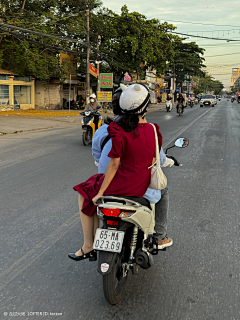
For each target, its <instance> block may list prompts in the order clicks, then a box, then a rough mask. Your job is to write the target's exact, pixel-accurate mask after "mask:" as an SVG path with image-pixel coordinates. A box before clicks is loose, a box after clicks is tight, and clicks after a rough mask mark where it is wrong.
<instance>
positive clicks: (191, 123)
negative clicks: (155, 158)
mask: <svg viewBox="0 0 240 320" xmlns="http://www.w3.org/2000/svg"><path fill="white" fill-rule="evenodd" d="M210 110H212V109H209V110H207V111H206V112H204V113H203V114H202V115H201V116H199V117H197V118H196V119H195V120H193V121H192V122H190V123H189V125H187V126H186V127H184V128H183V129H182V130H180V131H179V132H178V133H177V134H176V135H175V136H174V137H173V138H170V139H169V140H168V141H167V142H165V143H164V144H163V149H165V148H166V147H167V146H168V145H169V144H170V143H172V142H173V141H175V140H176V139H177V138H178V137H179V136H180V135H181V134H182V133H183V132H185V131H186V130H187V129H188V128H190V127H191V126H192V125H193V124H194V123H195V122H196V121H198V120H199V119H200V118H202V117H203V116H204V115H205V114H206V113H208V112H209V111H210Z"/></svg>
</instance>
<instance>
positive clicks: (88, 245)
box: [75, 194, 94, 256]
mask: <svg viewBox="0 0 240 320" xmlns="http://www.w3.org/2000/svg"><path fill="white" fill-rule="evenodd" d="M83 201H84V198H83V196H81V195H80V194H79V197H78V204H79V212H80V218H81V222H82V228H83V235H84V244H83V246H82V250H83V252H84V253H88V252H89V251H91V250H92V249H93V226H94V215H93V216H92V217H89V216H87V215H86V214H84V213H83V212H82V205H83ZM75 255H76V256H81V255H82V252H81V249H80V250H78V251H77V252H75Z"/></svg>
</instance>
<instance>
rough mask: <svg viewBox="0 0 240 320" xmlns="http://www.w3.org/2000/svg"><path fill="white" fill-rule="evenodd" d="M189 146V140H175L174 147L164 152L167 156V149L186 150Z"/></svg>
mask: <svg viewBox="0 0 240 320" xmlns="http://www.w3.org/2000/svg"><path fill="white" fill-rule="evenodd" d="M188 145H189V140H188V139H187V138H178V139H177V140H175V142H174V145H173V146H171V147H168V148H167V149H166V151H165V153H166V154H167V152H168V150H169V149H172V148H174V147H178V148H186V147H187V146H188Z"/></svg>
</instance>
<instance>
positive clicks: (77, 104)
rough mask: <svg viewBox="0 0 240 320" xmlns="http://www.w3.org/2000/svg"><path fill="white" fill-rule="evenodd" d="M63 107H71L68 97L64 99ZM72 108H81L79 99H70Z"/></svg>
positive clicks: (66, 108)
mask: <svg viewBox="0 0 240 320" xmlns="http://www.w3.org/2000/svg"><path fill="white" fill-rule="evenodd" d="M63 109H65V110H68V109H69V101H68V100H67V99H63ZM70 109H71V110H79V109H80V104H79V101H75V100H71V101H70Z"/></svg>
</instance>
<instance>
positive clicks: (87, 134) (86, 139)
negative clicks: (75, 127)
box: [82, 130, 91, 146]
mask: <svg viewBox="0 0 240 320" xmlns="http://www.w3.org/2000/svg"><path fill="white" fill-rule="evenodd" d="M90 138H91V132H90V130H87V131H84V132H83V135H82V140H83V144H84V145H85V146H88V144H89V142H90Z"/></svg>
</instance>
